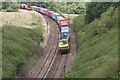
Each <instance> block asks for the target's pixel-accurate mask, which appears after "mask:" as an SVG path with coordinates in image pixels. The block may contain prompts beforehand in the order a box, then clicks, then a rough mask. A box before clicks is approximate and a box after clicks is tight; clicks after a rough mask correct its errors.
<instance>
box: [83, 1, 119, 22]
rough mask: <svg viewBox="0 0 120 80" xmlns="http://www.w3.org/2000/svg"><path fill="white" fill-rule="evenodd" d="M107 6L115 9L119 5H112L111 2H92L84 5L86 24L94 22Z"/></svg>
mask: <svg viewBox="0 0 120 80" xmlns="http://www.w3.org/2000/svg"><path fill="white" fill-rule="evenodd" d="M109 6H113V7H117V6H119V3H112V2H109V3H108V2H104V3H102V2H101V3H98V2H92V3H87V4H86V16H85V21H86V22H87V23H90V22H92V21H94V20H95V19H96V18H99V17H100V15H101V14H102V13H103V12H105V11H107V9H108V7H109Z"/></svg>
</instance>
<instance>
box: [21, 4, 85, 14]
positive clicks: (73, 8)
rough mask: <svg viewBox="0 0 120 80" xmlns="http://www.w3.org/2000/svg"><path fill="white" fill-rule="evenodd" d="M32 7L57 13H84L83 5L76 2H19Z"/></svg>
mask: <svg viewBox="0 0 120 80" xmlns="http://www.w3.org/2000/svg"><path fill="white" fill-rule="evenodd" d="M21 3H24V4H27V5H29V6H30V5H32V6H41V7H44V8H47V9H49V10H53V11H56V12H59V13H67V14H80V13H82V12H84V11H85V5H84V3H77V2H67V3H65V2H61V3H59V2H21Z"/></svg>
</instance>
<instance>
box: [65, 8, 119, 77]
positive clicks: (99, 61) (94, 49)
mask: <svg viewBox="0 0 120 80" xmlns="http://www.w3.org/2000/svg"><path fill="white" fill-rule="evenodd" d="M117 15H118V10H117V8H116V9H114V8H113V7H110V8H109V9H108V10H107V11H106V12H104V13H103V14H102V15H101V17H100V18H99V19H96V20H94V21H93V22H92V23H90V24H85V21H84V16H82V15H80V16H79V17H78V18H77V19H76V21H74V24H73V28H74V29H75V32H76V34H77V42H78V48H77V55H76V57H75V59H74V64H73V66H72V72H71V73H69V74H67V76H66V77H68V78H117V77H118V73H117V72H118V22H117V21H118V16H117Z"/></svg>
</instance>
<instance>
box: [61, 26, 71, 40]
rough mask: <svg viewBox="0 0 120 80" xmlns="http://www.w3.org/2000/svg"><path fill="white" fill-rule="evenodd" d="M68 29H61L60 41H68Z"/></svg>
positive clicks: (65, 27) (66, 27)
mask: <svg viewBox="0 0 120 80" xmlns="http://www.w3.org/2000/svg"><path fill="white" fill-rule="evenodd" d="M69 34H70V32H69V27H68V26H64V27H61V36H60V39H69Z"/></svg>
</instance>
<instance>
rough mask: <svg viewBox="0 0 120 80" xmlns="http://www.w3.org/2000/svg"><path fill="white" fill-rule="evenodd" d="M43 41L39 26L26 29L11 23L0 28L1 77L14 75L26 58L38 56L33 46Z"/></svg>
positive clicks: (25, 61)
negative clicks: (0, 50) (0, 51)
mask: <svg viewBox="0 0 120 80" xmlns="http://www.w3.org/2000/svg"><path fill="white" fill-rule="evenodd" d="M42 41H43V36H42V30H41V28H40V27H37V28H33V29H28V28H23V27H16V26H11V25H3V28H2V63H3V64H2V68H3V69H2V77H3V78H12V77H15V76H16V74H17V72H18V71H19V69H20V67H21V66H22V65H23V64H25V63H27V61H28V59H32V58H34V57H35V56H38V55H40V54H38V53H37V52H36V48H35V46H36V45H37V44H38V42H40V43H41V42H42Z"/></svg>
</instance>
